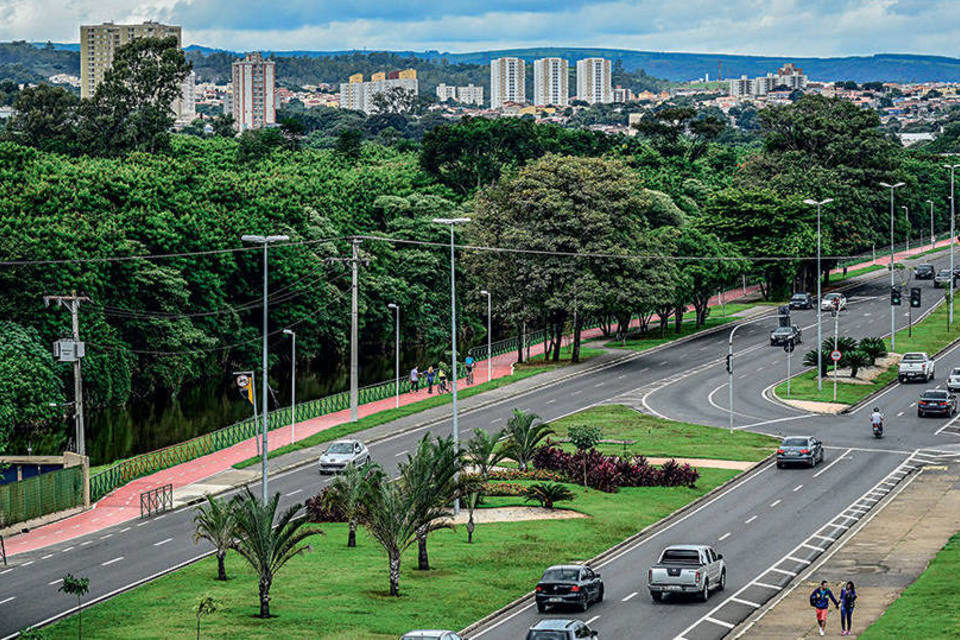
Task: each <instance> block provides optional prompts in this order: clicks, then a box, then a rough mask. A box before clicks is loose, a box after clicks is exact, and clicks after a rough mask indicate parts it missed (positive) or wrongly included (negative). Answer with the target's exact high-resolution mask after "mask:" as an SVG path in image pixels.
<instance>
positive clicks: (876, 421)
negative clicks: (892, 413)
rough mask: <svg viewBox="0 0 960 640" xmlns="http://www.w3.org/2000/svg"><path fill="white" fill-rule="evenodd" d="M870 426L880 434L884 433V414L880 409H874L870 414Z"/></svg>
mask: <svg viewBox="0 0 960 640" xmlns="http://www.w3.org/2000/svg"><path fill="white" fill-rule="evenodd" d="M870 424H871V425H873V427H874V428H875V429H877V430H878V431H879V432H880V433H883V414H882V413H880V407H874V408H873V413H871V414H870Z"/></svg>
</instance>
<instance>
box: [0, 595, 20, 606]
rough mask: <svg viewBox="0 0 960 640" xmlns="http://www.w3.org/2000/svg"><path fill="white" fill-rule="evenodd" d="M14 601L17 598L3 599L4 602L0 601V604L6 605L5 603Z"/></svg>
mask: <svg viewBox="0 0 960 640" xmlns="http://www.w3.org/2000/svg"><path fill="white" fill-rule="evenodd" d="M16 599H17V596H10V597H9V598H6V599H4V600H0V604H7V603H8V602H10V601H11V600H16Z"/></svg>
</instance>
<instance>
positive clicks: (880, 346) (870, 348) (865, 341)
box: [857, 338, 887, 366]
mask: <svg viewBox="0 0 960 640" xmlns="http://www.w3.org/2000/svg"><path fill="white" fill-rule="evenodd" d="M857 348H858V349H859V350H860V351H863V352H864V353H865V354H867V357H868V358H870V366H873V365H874V364H875V363H876V361H877V358H882V357H884V356H886V355H887V345H886V343H884V341H883V338H861V339H860V345H859V346H858V347H857Z"/></svg>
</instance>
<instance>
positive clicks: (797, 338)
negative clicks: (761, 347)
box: [770, 325, 803, 347]
mask: <svg viewBox="0 0 960 640" xmlns="http://www.w3.org/2000/svg"><path fill="white" fill-rule="evenodd" d="M791 340H792V341H793V344H800V343H801V342H803V332H802V331H800V327H798V326H797V325H791V326H789V327H777V328H776V329H774V330H773V331H771V332H770V346H771V347H776V346H779V345H784V344H787V343H788V342H790V341H791Z"/></svg>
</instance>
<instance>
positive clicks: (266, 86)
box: [233, 53, 277, 131]
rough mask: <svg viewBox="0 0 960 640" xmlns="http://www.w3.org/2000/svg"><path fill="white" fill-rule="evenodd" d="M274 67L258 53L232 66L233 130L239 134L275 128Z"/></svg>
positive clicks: (273, 64)
mask: <svg viewBox="0 0 960 640" xmlns="http://www.w3.org/2000/svg"><path fill="white" fill-rule="evenodd" d="M275 65H276V63H274V61H273V60H264V59H263V56H262V55H260V54H259V53H251V54H248V55H247V57H246V58H244V59H243V60H237V61H235V62H234V63H233V120H234V123H233V126H234V127H235V128H236V129H237V130H238V131H245V130H247V129H260V128H262V127H265V126H268V125H272V124H276V122H277V112H276V95H275V90H276V85H275Z"/></svg>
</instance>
